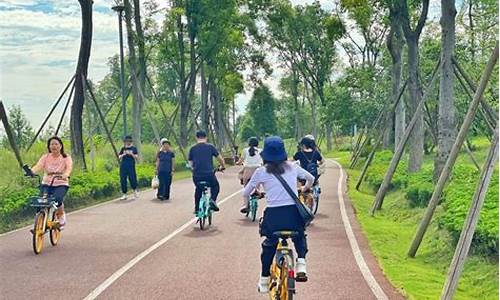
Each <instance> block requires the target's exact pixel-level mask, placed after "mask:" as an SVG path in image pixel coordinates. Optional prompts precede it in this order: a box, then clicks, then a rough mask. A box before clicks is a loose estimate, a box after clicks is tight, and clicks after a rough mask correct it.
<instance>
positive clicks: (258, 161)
mask: <svg viewBox="0 0 500 300" xmlns="http://www.w3.org/2000/svg"><path fill="white" fill-rule="evenodd" d="M249 151H250V147H248V148H245V149H243V166H244V167H251V168H258V167H260V166H262V157H261V156H260V149H259V148H257V147H255V155H254V156H250V152H249Z"/></svg>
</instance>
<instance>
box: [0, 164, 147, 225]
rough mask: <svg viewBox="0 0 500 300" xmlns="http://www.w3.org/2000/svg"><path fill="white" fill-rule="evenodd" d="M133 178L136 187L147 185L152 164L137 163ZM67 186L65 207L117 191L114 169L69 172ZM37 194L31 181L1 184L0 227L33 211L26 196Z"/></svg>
mask: <svg viewBox="0 0 500 300" xmlns="http://www.w3.org/2000/svg"><path fill="white" fill-rule="evenodd" d="M136 170H137V181H138V185H139V187H148V186H150V184H151V179H152V177H153V176H154V166H152V165H138V166H137V168H136ZM70 184H71V186H70V189H69V191H68V194H67V195H66V198H65V200H64V205H65V207H66V208H68V209H73V208H78V207H82V206H84V205H86V204H90V203H93V202H95V200H98V199H104V198H109V197H111V196H113V195H117V194H118V193H119V192H120V179H119V172H118V169H114V170H113V171H111V172H104V171H103V172H93V173H82V174H78V175H75V176H72V177H71V179H70ZM37 194H38V188H37V187H36V186H35V183H34V182H33V181H32V182H31V186H28V187H26V188H24V189H23V190H17V191H12V190H10V189H8V188H4V189H3V190H2V191H0V198H1V200H0V230H2V231H5V230H8V229H11V228H14V227H15V226H16V225H17V224H18V223H19V222H20V221H23V220H26V219H27V218H29V217H31V216H33V215H34V212H35V210H34V209H33V208H32V207H31V206H30V205H29V202H27V198H28V197H30V196H33V195H37Z"/></svg>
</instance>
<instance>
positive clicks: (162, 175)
mask: <svg viewBox="0 0 500 300" xmlns="http://www.w3.org/2000/svg"><path fill="white" fill-rule="evenodd" d="M160 143H161V149H160V151H159V152H158V154H157V155H156V175H158V180H159V182H160V184H159V186H158V194H157V195H156V197H157V198H158V200H161V201H163V200H170V185H171V184H172V175H173V173H174V171H175V169H174V168H175V167H174V166H175V163H174V161H175V160H174V158H175V154H174V152H173V151H172V146H171V144H170V142H169V141H168V140H167V139H161V141H160Z"/></svg>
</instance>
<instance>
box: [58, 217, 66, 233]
mask: <svg viewBox="0 0 500 300" xmlns="http://www.w3.org/2000/svg"><path fill="white" fill-rule="evenodd" d="M58 222H59V230H63V229H64V226H66V214H65V213H64V214H63V215H62V216H61V217H60V218H59V219H58Z"/></svg>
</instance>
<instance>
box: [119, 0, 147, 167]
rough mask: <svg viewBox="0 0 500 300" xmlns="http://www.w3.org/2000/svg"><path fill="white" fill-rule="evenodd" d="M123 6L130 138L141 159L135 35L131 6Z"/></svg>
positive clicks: (139, 91)
mask: <svg viewBox="0 0 500 300" xmlns="http://www.w3.org/2000/svg"><path fill="white" fill-rule="evenodd" d="M123 4H124V6H125V26H126V27H127V42H128V64H129V73H130V76H131V77H132V78H131V82H132V99H133V101H132V136H133V138H134V144H135V146H136V147H137V151H138V152H139V158H140V159H142V151H141V148H142V142H141V116H142V108H143V105H144V101H143V99H142V97H141V96H142V95H143V93H142V90H141V83H140V80H139V76H138V74H139V72H137V70H138V68H137V57H136V54H135V33H134V29H133V27H132V5H131V4H130V0H125V1H124V2H123Z"/></svg>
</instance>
